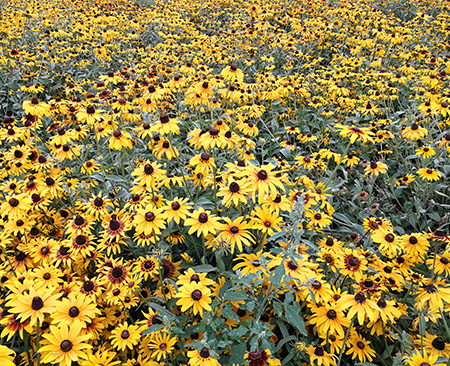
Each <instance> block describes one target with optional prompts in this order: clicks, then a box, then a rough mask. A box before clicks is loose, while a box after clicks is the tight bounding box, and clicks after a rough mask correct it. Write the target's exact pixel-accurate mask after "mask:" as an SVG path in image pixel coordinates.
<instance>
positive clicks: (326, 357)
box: [306, 344, 337, 366]
mask: <svg viewBox="0 0 450 366" xmlns="http://www.w3.org/2000/svg"><path fill="white" fill-rule="evenodd" d="M306 352H307V353H308V355H309V360H310V362H311V364H312V365H314V364H317V365H319V366H320V365H323V366H333V365H335V364H336V359H337V356H336V355H333V354H331V353H328V352H327V351H325V349H324V348H323V347H322V345H320V344H319V345H317V346H315V347H314V346H312V345H311V346H308V347H306Z"/></svg>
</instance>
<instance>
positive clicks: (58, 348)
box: [38, 322, 92, 366]
mask: <svg viewBox="0 0 450 366" xmlns="http://www.w3.org/2000/svg"><path fill="white" fill-rule="evenodd" d="M81 328H82V325H81V323H75V324H73V325H72V326H71V327H70V328H69V327H68V326H67V324H66V323H64V322H62V323H60V324H59V326H50V333H49V334H44V335H43V336H42V337H43V338H45V341H44V346H43V347H41V348H40V349H39V350H38V352H39V353H41V354H42V362H43V363H55V362H57V363H59V364H60V365H61V366H70V365H72V362H76V361H77V360H78V359H80V358H86V354H85V350H86V349H89V348H92V346H91V345H90V344H88V343H85V342H86V341H87V340H88V339H89V338H91V335H90V334H85V335H82V334H80V333H81Z"/></svg>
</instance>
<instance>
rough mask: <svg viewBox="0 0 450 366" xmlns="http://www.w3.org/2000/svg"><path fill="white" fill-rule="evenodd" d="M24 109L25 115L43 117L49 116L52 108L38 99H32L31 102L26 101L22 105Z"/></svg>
mask: <svg viewBox="0 0 450 366" xmlns="http://www.w3.org/2000/svg"><path fill="white" fill-rule="evenodd" d="M22 108H23V109H24V111H25V114H31V115H33V116H37V117H42V116H45V115H48V113H49V111H50V106H49V105H48V104H47V103H45V102H41V101H40V100H39V99H37V98H32V99H31V100H25V101H24V102H23V103H22Z"/></svg>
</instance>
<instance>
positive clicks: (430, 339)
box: [416, 332, 450, 358]
mask: <svg viewBox="0 0 450 366" xmlns="http://www.w3.org/2000/svg"><path fill="white" fill-rule="evenodd" d="M416 344H418V345H420V346H421V345H422V339H418V340H416ZM423 348H424V351H425V352H426V353H427V354H429V355H430V356H438V357H446V358H448V357H449V356H450V344H449V343H447V342H446V341H445V339H444V338H443V337H441V336H440V335H433V334H430V333H428V332H426V333H425V336H424V337H423Z"/></svg>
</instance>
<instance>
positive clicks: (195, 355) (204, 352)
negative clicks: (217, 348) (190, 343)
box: [187, 347, 220, 366]
mask: <svg viewBox="0 0 450 366" xmlns="http://www.w3.org/2000/svg"><path fill="white" fill-rule="evenodd" d="M187 356H188V358H189V366H220V364H219V361H217V359H215V358H214V357H212V356H211V353H210V352H209V349H208V348H206V347H203V348H202V349H201V350H200V351H198V350H193V351H188V352H187Z"/></svg>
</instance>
